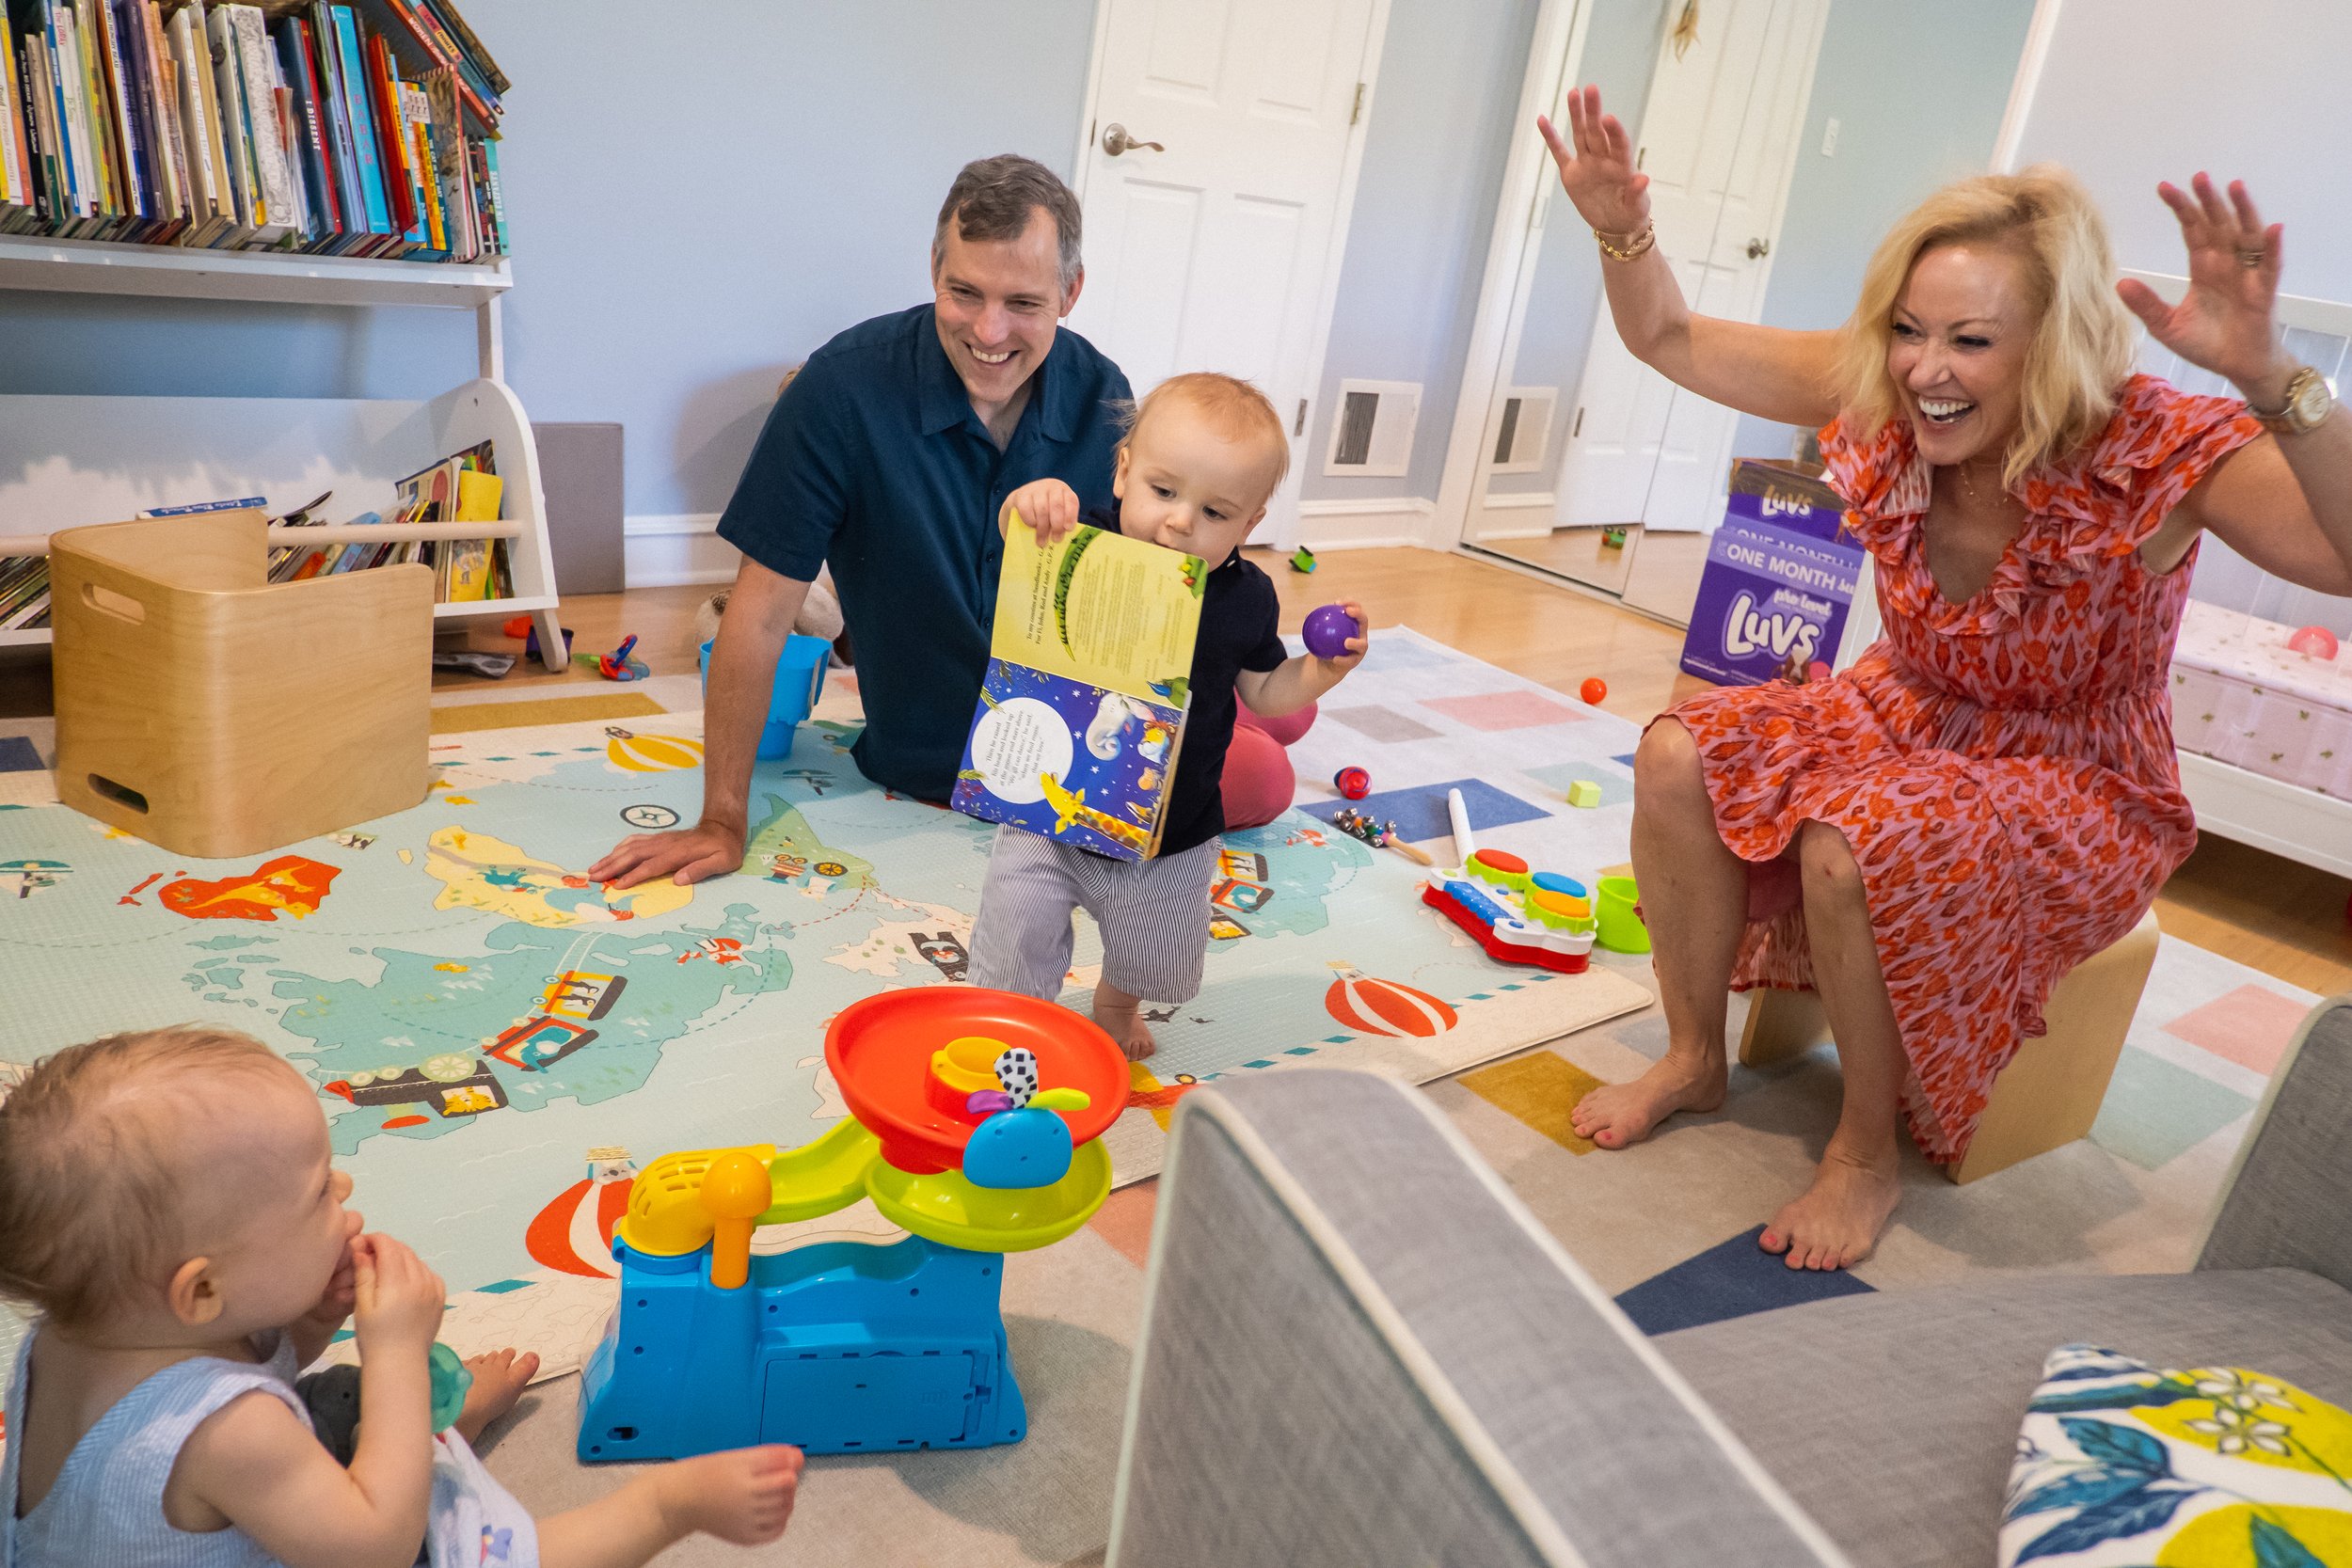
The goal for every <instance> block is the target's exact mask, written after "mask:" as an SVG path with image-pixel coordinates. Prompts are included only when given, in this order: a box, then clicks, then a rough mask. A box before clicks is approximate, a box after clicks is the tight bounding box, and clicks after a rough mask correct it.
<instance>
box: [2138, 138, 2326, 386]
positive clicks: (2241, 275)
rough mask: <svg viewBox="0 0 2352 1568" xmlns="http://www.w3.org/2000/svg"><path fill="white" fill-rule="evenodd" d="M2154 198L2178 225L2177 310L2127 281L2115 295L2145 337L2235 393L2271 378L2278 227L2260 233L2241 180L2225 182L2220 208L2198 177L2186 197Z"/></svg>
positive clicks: (2275, 352)
mask: <svg viewBox="0 0 2352 1568" xmlns="http://www.w3.org/2000/svg"><path fill="white" fill-rule="evenodd" d="M2156 194H2157V195H2158V196H2160V197H2162V198H2164V204H2165V205H2166V206H2168V207H2169V208H2171V209H2172V215H2173V216H2175V217H2177V218H2179V219H2180V220H2181V243H2182V244H2183V245H2185V246H2186V247H2187V249H2188V292H2187V293H2185V294H2183V295H2182V296H2181V302H2180V303H2179V304H2178V305H2167V304H2166V303H2165V302H2164V300H2163V299H2162V298H2161V297H2160V296H2159V295H2158V294H2157V293H2156V292H2155V291H2154V290H2153V289H2151V288H2150V287H2148V285H2147V284H2145V283H2142V282H2140V281H2139V280H2138V279H2137V278H2130V277H2127V278H2125V279H2123V280H2122V282H2120V283H2118V284H2117V285H2116V286H2115V287H2116V293H2119V294H2121V295H2122V299H2123V303H2124V304H2125V305H2127V306H2129V307H2130V308H2131V311H2132V314H2134V315H2136V316H2137V317H2138V318H2139V319H2140V321H2141V322H2143V323H2144V324H2146V325H2147V328H2148V332H2149V335H2150V336H2151V337H2153V338H2154V339H2155V340H2156V341H2158V342H2160V343H2162V344H2163V345H2164V346H2165V347H2167V348H2169V349H2170V350H2171V351H2172V352H2173V353H2175V354H2177V355H2179V356H2181V357H2182V358H2184V359H2185V360H2187V361H2188V362H2189V363H2190V364H2192V365H2195V366H2196V367H2198V368H2199V369H2200V370H2206V371H2211V372H2213V373H2214V374H2216V375H2218V376H2221V377H2223V378H2224V379H2226V380H2228V381H2230V382H2232V383H2233V384H2234V385H2236V386H2237V387H2238V388H2241V389H2244V388H2250V387H2256V386H2260V385H2263V384H2265V383H2266V382H2267V381H2269V380H2272V379H2276V378H2277V377H2276V376H2275V375H2274V372H2276V371H2277V370H2278V368H2279V366H2280V364H2281V363H2283V362H2284V361H2282V359H2281V357H2280V355H2281V351H2280V346H2279V335H2278V331H2277V329H2276V327H2275V326H2274V325H2273V324H2272V322H2271V305H2272V302H2273V301H2274V300H2275V299H2276V298H2277V297H2278V293H2279V264H2280V261H2281V260H2282V256H2281V253H2280V233H2281V231H2282V230H2283V228H2284V226H2283V225H2280V224H2276V223H2274V224H2271V225H2269V226H2268V227H2267V228H2265V227H2264V224H2263V220H2262V214H2260V213H2258V212H2256V211H2255V210H2254V202H2253V198H2251V197H2249V196H2248V195H2247V194H2246V184H2245V182H2243V181H2239V180H2233V181H2231V182H2230V188H2229V198H2228V199H2227V200H2226V201H2225V200H2224V199H2223V198H2222V195H2221V193H2220V192H2219V191H2217V190H2216V189H2215V188H2214V183H2213V181H2212V179H2211V178H2210V177H2208V176H2206V175H2205V174H2203V173H2200V174H2199V175H2198V176H2197V177H2196V178H2195V179H2194V180H2191V181H2190V182H2189V189H2188V190H2186V191H2184V190H2182V189H2181V188H2180V187H2179V186H2177V185H2173V184H2169V183H2166V184H2160V185H2158V186H2157V187H2156Z"/></svg>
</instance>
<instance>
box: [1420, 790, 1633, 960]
mask: <svg viewBox="0 0 2352 1568" xmlns="http://www.w3.org/2000/svg"><path fill="white" fill-rule="evenodd" d="M1446 808H1447V811H1448V813H1449V814H1450V815H1451V816H1452V818H1453V826H1454V853H1455V854H1456V855H1457V856H1459V857H1460V859H1461V864H1460V865H1459V866H1458V867H1456V868H1454V869H1452V870H1447V871H1441V872H1439V873H1438V875H1436V876H1434V877H1432V878H1430V879H1429V880H1427V881H1426V882H1423V883H1422V888H1421V901H1422V903H1424V904H1426V905H1428V906H1429V907H1430V908H1431V909H1433V910H1436V911H1438V912H1439V913H1441V914H1443V915H1445V916H1446V917H1447V918H1448V919H1450V920H1452V921H1453V922H1454V924H1455V925H1456V926H1459V927H1461V928H1462V929H1463V930H1464V931H1466V932H1468V933H1469V934H1470V938H1471V940H1473V941H1475V942H1477V943H1478V945H1479V946H1481V947H1483V948H1485V949H1486V956H1487V957H1488V958H1493V959H1495V960H1496V961H1497V962H1499V963H1516V964H1532V965H1534V966H1535V967H1536V968H1539V969H1549V970H1553V971H1556V972H1557V973H1559V974H1582V973H1583V971H1584V969H1585V967H1586V966H1587V964H1588V963H1589V962H1590V961H1591V954H1592V951H1593V944H1594V942H1595V941H1596V940H1597V941H1598V942H1600V943H1601V945H1603V946H1605V947H1608V948H1610V949H1612V950H1613V951H1616V952H1621V953H1646V952H1648V951H1649V933H1648V932H1647V931H1645V930H1644V929H1643V928H1642V923H1641V918H1640V917H1639V916H1638V915H1637V914H1635V913H1634V912H1633V881H1632V879H1631V878H1629V877H1604V878H1602V879H1600V886H1599V889H1598V892H1599V898H1598V900H1597V901H1596V899H1595V897H1594V892H1593V890H1592V889H1588V888H1587V887H1586V886H1585V885H1584V884H1583V883H1582V882H1581V881H1578V880H1577V879H1575V878H1573V877H1565V876H1563V875H1561V874H1560V873H1558V872H1556V871H1536V870H1533V869H1531V868H1530V867H1529V865H1528V863H1526V862H1525V861H1523V860H1521V859H1520V858H1519V857H1518V856H1517V855H1514V854H1510V853H1508V852H1507V851H1504V850H1501V849H1482V848H1480V847H1478V845H1477V843H1476V841H1475V840H1474V839H1473V838H1472V837H1471V834H1470V814H1469V812H1468V811H1467V810H1466V809H1465V807H1464V806H1463V803H1462V793H1461V791H1460V790H1449V791H1447V793H1446ZM1616 884H1622V885H1621V886H1620V885H1616Z"/></svg>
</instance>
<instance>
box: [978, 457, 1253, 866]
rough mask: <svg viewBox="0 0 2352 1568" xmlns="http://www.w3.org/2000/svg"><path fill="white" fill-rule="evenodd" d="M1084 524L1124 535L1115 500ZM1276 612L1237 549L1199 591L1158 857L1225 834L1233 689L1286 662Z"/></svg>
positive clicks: (1237, 712) (1236, 712)
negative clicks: (1250, 673) (1179, 743)
mask: <svg viewBox="0 0 2352 1568" xmlns="http://www.w3.org/2000/svg"><path fill="white" fill-rule="evenodd" d="M1086 520H1087V521H1088V522H1089V523H1091V524H1093V525H1094V526H1095V527H1096V528H1099V529H1104V530H1106V531H1110V532H1113V533H1122V532H1124V531H1125V530H1124V529H1123V528H1121V527H1120V519H1119V506H1118V503H1117V502H1113V503H1112V504H1111V505H1110V506H1108V507H1105V508H1104V509H1103V510H1101V511H1099V512H1090V513H1089V514H1088V515H1087V518H1086ZM1281 613H1282V602H1281V600H1280V598H1279V596H1278V595H1277V594H1276V593H1275V591H1274V579H1273V578H1269V577H1267V576H1266V575H1265V574H1264V573H1263V572H1262V571H1260V570H1259V569H1258V567H1257V565H1256V563H1255V562H1248V561H1244V560H1243V559H1242V555H1241V551H1239V550H1235V551H1233V552H1232V554H1231V555H1229V556H1227V557H1226V558H1225V560H1224V561H1223V562H1221V563H1220V564H1218V565H1217V566H1216V567H1215V568H1213V569H1212V570H1211V571H1210V573H1209V580H1208V581H1207V582H1206V583H1204V584H1202V585H1201V593H1200V632H1199V634H1198V635H1196V636H1195V637H1194V639H1193V643H1192V673H1191V676H1190V678H1189V679H1188V680H1187V681H1186V682H1185V687H1184V689H1186V690H1187V691H1189V692H1190V693H1191V694H1192V705H1191V707H1189V708H1187V709H1186V710H1185V712H1184V746H1183V747H1182V749H1180V750H1179V751H1178V752H1177V753H1176V779H1175V782H1174V783H1172V784H1169V785H1168V801H1167V804H1166V806H1165V807H1164V808H1163V811H1162V815H1161V818H1160V848H1159V853H1160V855H1161V857H1162V858H1163V859H1165V858H1166V857H1168V856H1170V855H1181V854H1183V853H1184V851H1185V850H1187V849H1190V848H1192V847H1195V846H1196V845H1201V844H1206V843H1208V842H1209V840H1211V839H1213V838H1215V837H1216V835H1217V834H1219V833H1221V832H1224V831H1225V753H1226V752H1227V751H1228V750H1230V749H1231V748H1232V744H1233V725H1234V723H1235V722H1236V721H1238V720H1239V719H1240V717H1241V706H1240V704H1241V699H1240V695H1239V693H1238V691H1237V688H1238V687H1239V686H1240V684H1241V673H1242V672H1243V671H1244V670H1254V671H1256V672H1257V673H1260V674H1263V673H1266V672H1267V671H1269V670H1279V669H1280V668H1281V666H1282V664H1283V661H1284V660H1286V659H1288V658H1289V657H1290V650H1289V649H1288V648H1285V647H1284V646H1283V645H1282V638H1281V634H1280V633H1279V631H1277V630H1276V629H1275V623H1276V622H1277V621H1278V620H1279V618H1280V616H1281ZM957 760H958V761H959V762H961V760H962V759H961V758H958V759H957Z"/></svg>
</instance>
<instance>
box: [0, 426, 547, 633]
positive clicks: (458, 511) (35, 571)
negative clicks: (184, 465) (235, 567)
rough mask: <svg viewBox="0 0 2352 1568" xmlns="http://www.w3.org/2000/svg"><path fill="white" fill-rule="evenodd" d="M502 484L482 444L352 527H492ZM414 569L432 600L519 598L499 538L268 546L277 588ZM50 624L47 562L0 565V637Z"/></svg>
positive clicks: (252, 500)
mask: <svg viewBox="0 0 2352 1568" xmlns="http://www.w3.org/2000/svg"><path fill="white" fill-rule="evenodd" d="M504 490H505V482H504V481H502V480H501V479H500V478H499V475H498V462H497V456H496V453H495V451H493V449H492V444H491V443H490V442H488V441H484V442H482V443H481V444H480V445H479V446H473V447H469V448H467V449H466V450H465V451H461V452H459V453H457V454H456V455H455V456H453V457H448V458H444V459H443V460H442V461H440V462H438V463H436V464H434V465H433V467H429V468H424V469H421V470H420V471H418V472H416V473H413V474H410V475H409V476H408V477H407V478H405V479H404V480H401V481H399V482H398V483H396V484H394V486H393V498H394V499H393V504H392V509H391V511H390V513H389V515H387V514H384V513H381V512H363V513H361V514H360V515H358V516H357V517H353V518H350V519H349V521H350V522H352V523H354V524H375V523H490V522H496V521H498V519H499V514H500V507H501V501H502V499H503V497H504ZM332 499H334V495H333V492H331V491H330V492H328V493H327V494H326V495H323V496H320V497H319V498H318V499H315V500H312V501H309V502H307V503H305V504H304V505H301V506H298V507H296V508H294V510H293V511H291V512H287V513H281V514H280V515H277V516H274V517H272V518H270V524H271V526H272V527H277V528H314V527H317V526H319V525H321V524H324V523H326V522H328V521H329V520H330V519H329V518H328V517H327V515H326V505H327V502H329V501H330V500H332ZM268 505H269V503H268V501H267V500H266V499H263V498H262V497H260V496H247V497H244V498H241V499H236V500H213V501H199V502H195V503H192V504H190V505H186V506H159V507H153V508H151V509H149V510H147V511H145V512H141V513H140V514H139V516H141V517H185V516H193V515H197V514H199V513H205V512H242V511H246V510H251V511H256V512H259V511H265V510H267V508H268ZM405 562H416V563H418V564H420V565H425V566H430V567H432V568H433V574H434V588H433V597H434V600H435V602H437V603H440V604H476V603H481V602H484V601H486V600H491V599H511V598H513V597H514V596H515V578H514V569H513V566H512V563H511V562H510V561H509V560H508V556H507V545H506V541H505V540H503V539H405V540H395V541H390V542H388V543H385V544H381V545H378V544H371V543H365V542H360V543H347V544H328V545H302V544H288V543H282V542H281V543H278V544H275V545H272V546H270V552H269V573H268V578H269V580H270V581H271V582H301V581H303V580H304V579H306V578H318V577H334V576H337V575H339V574H341V573H343V572H361V571H366V570H367V569H368V568H369V567H372V566H391V565H398V564H402V563H405ZM47 625H49V558H48V557H47V556H42V555H26V556H13V557H7V558H0V631H32V630H35V629H38V628H40V627H41V626H47Z"/></svg>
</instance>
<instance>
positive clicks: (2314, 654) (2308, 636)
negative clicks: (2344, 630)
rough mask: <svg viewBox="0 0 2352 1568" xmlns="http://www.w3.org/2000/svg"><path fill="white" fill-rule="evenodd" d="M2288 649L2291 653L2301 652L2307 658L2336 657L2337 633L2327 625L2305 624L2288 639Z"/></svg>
mask: <svg viewBox="0 0 2352 1568" xmlns="http://www.w3.org/2000/svg"><path fill="white" fill-rule="evenodd" d="M2287 649H2288V651H2289V652H2290V653H2298V654H2301V655H2302V656H2303V657H2305V658H2333V657H2336V634H2335V633H2334V632H2332V631H2329V630H2328V628H2327V627H2326V626H2305V627H2304V628H2303V629H2302V630H2300V631H2298V632H2296V634H2295V635H2294V636H2293V637H2290V638H2288V639H2287Z"/></svg>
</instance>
